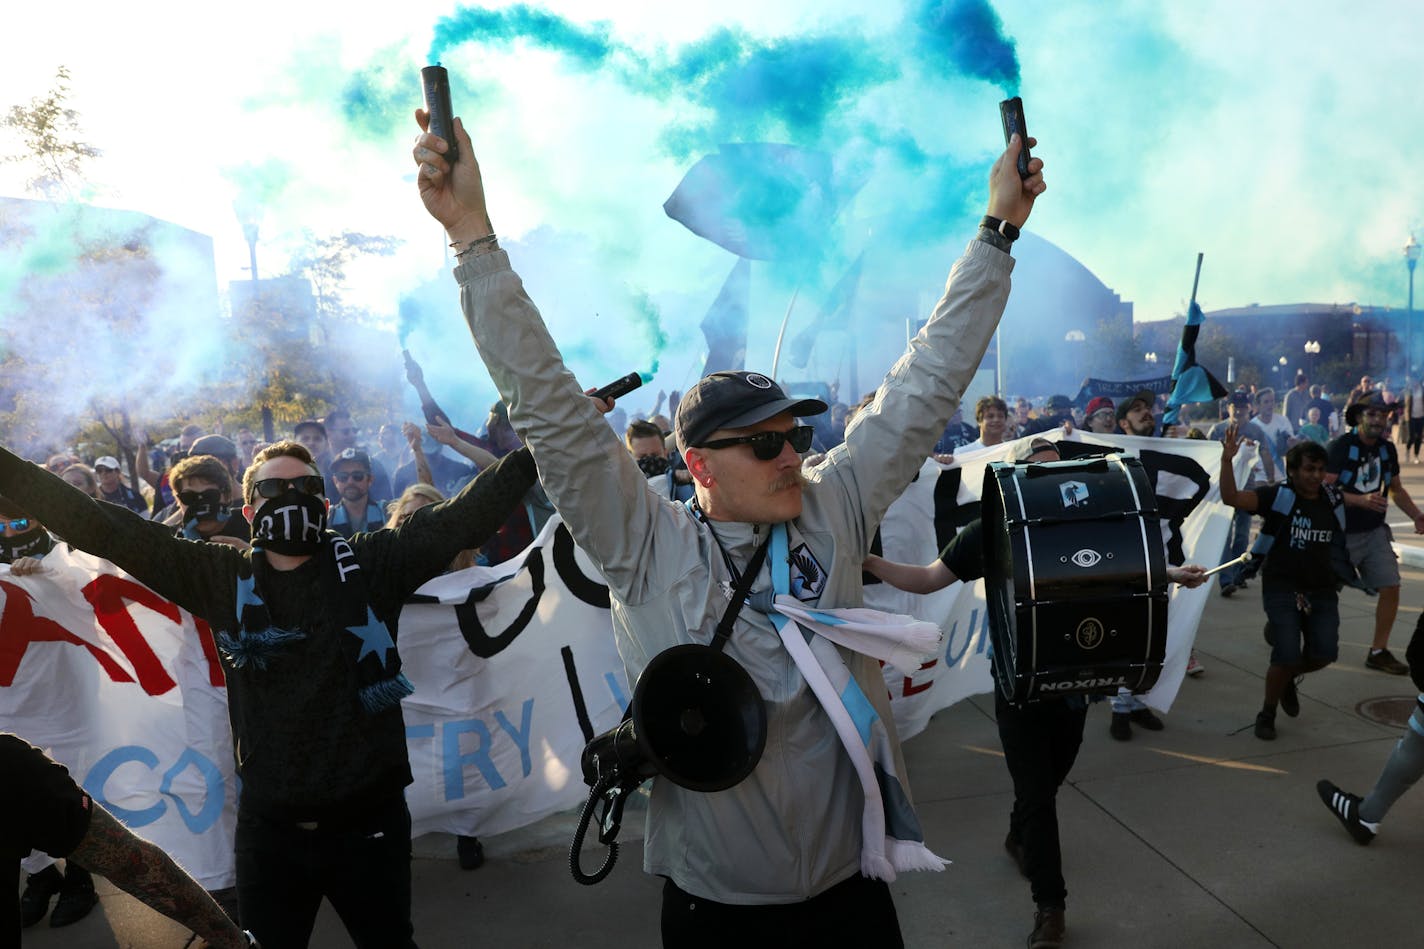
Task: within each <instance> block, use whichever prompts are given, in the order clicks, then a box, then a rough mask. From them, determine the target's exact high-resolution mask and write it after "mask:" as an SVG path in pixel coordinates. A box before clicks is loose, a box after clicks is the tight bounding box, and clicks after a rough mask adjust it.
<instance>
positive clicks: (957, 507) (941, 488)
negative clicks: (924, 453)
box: [934, 468, 988, 550]
mask: <svg viewBox="0 0 1424 949" xmlns="http://www.w3.org/2000/svg"><path fill="white" fill-rule="evenodd" d="M987 470H988V469H987V468H986V469H985V471H987ZM963 478H964V470H963V469H962V468H949V469H946V470H945V471H941V472H940V473H939V477H938V478H937V479H935V486H934V529H935V549H937V550H944V548H945V546H946V545H947V544H948V543H949V542H950V541H952V540H954V535H955V534H958V533H959V531H960V529H961V528H963V527H964V526H965V525H966V524H968V523H969V522H970V521H973V520H974V519H976V518H977V517H978V516H979V509H980V503H979V502H978V501H971V502H969V503H968V504H960V503H959V487H960V484H961V483H962V481H963Z"/></svg>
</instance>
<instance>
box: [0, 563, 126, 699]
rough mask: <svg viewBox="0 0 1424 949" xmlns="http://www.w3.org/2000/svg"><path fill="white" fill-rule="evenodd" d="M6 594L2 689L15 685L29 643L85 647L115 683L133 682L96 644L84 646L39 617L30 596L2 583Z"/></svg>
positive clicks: (0, 647) (1, 615)
mask: <svg viewBox="0 0 1424 949" xmlns="http://www.w3.org/2000/svg"><path fill="white" fill-rule="evenodd" d="M0 590H4V591H5V608H4V610H3V611H0V686H10V685H14V684H15V673H16V672H17V671H18V670H19V668H20V660H21V659H24V658H25V650H27V649H28V648H29V647H30V643H71V644H73V645H75V646H83V647H84V648H85V649H87V650H89V652H90V653H92V654H93V656H94V658H95V659H97V660H98V661H99V665H100V666H101V667H102V668H103V670H104V671H105V672H107V673H108V674H109V678H110V679H113V680H114V681H115V682H132V681H133V676H131V675H129V674H128V673H127V672H125V671H124V669H123V667H122V666H120V665H119V664H118V663H117V662H115V661H114V659H113V657H112V656H110V655H109V654H108V653H106V652H104V650H102V649H99V648H98V647H97V646H95V645H94V644H93V643H89V642H85V641H84V640H82V639H80V638H79V637H78V636H76V635H74V634H73V633H71V632H70V631H69V630H67V629H65V628H64V627H63V626H61V625H59V624H58V623H56V622H55V621H54V620H52V619H50V618H49V617H47V616H36V615H35V607H34V601H33V600H31V599H30V595H29V593H27V592H25V591H24V590H22V589H21V588H19V587H17V586H15V585H14V584H13V583H7V582H5V581H4V580H0Z"/></svg>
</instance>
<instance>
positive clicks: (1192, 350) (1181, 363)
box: [1162, 300, 1227, 426]
mask: <svg viewBox="0 0 1424 949" xmlns="http://www.w3.org/2000/svg"><path fill="white" fill-rule="evenodd" d="M1205 322H1206V314H1204V313H1202V308H1201V307H1200V306H1198V305H1197V301H1195V300H1193V301H1192V302H1191V305H1190V306H1188V307H1187V322H1186V325H1185V326H1183V327H1182V340H1181V342H1180V343H1178V344H1177V362H1176V364H1175V365H1173V367H1172V394H1171V395H1170V396H1168V398H1167V412H1166V414H1165V415H1163V416H1162V424H1163V425H1164V426H1165V425H1176V424H1177V419H1178V416H1179V415H1180V413H1181V408H1182V406H1183V405H1186V404H1187V403H1189V402H1211V401H1213V400H1215V399H1223V398H1225V397H1226V395H1227V388H1226V386H1224V385H1222V384H1221V383H1220V382H1218V381H1217V379H1216V377H1215V376H1213V375H1212V374H1211V373H1210V372H1208V371H1207V369H1206V367H1205V366H1201V365H1198V364H1197V335H1198V334H1199V333H1200V332H1201V326H1202V324H1203V323H1205Z"/></svg>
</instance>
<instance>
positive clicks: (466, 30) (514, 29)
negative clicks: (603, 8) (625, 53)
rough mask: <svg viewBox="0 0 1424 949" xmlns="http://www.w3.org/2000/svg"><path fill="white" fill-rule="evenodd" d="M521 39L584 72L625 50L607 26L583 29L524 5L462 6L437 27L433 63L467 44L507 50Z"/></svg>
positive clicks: (432, 50)
mask: <svg viewBox="0 0 1424 949" xmlns="http://www.w3.org/2000/svg"><path fill="white" fill-rule="evenodd" d="M518 40H524V41H526V42H528V43H530V44H531V45H534V46H539V47H542V48H544V49H549V50H553V51H555V52H558V53H562V54H563V55H564V56H565V57H566V58H567V59H568V61H569V62H570V63H571V64H573V65H575V66H576V67H578V68H580V69H597V68H599V67H600V66H602V65H603V63H604V61H605V60H607V59H608V57H609V56H610V55H612V54H613V53H614V52H615V51H616V50H618V49H620V48H621V47H620V46H618V45H617V44H615V43H614V42H613V41H612V40H611V39H609V30H608V26H607V24H596V25H593V26H579V25H577V24H574V23H571V22H569V21H568V20H566V19H564V18H563V17H561V16H558V15H557V14H554V13H549V12H547V11H545V10H539V9H536V8H534V7H531V6H528V5H526V4H522V3H521V4H517V5H515V6H512V7H509V8H507V9H504V10H487V9H484V8H483V7H462V8H461V9H459V10H457V11H455V12H454V13H453V14H451V15H450V16H447V17H441V18H440V20H439V21H438V22H437V23H436V24H435V36H434V38H433V40H432V41H431V43H430V61H431V62H432V63H433V62H437V61H439V60H440V59H442V58H443V57H444V56H446V55H447V54H448V53H449V51H450V50H451V49H453V48H454V47H456V46H460V45H462V44H464V43H469V42H475V43H480V44H482V45H486V46H489V47H492V48H496V49H507V48H509V47H510V46H512V45H513V44H514V43H515V42H516V41H518Z"/></svg>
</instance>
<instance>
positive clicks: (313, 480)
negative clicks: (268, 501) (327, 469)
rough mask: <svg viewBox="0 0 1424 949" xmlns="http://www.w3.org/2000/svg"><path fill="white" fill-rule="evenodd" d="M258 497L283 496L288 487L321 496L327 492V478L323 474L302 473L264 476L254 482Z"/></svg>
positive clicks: (253, 485)
mask: <svg viewBox="0 0 1424 949" xmlns="http://www.w3.org/2000/svg"><path fill="white" fill-rule="evenodd" d="M252 487H253V490H255V491H256V492H257V496H258V497H263V498H275V497H281V495H282V492H284V491H286V490H287V488H289V487H291V488H296V489H297V490H298V491H300V492H302V493H303V494H311V495H315V496H316V497H321V496H323V495H324V494H326V479H325V478H323V477H322V476H321V475H302V476H301V477H300V478H263V479H262V480H261V481H254V482H253V483H252Z"/></svg>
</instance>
